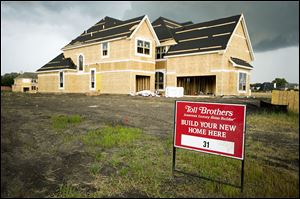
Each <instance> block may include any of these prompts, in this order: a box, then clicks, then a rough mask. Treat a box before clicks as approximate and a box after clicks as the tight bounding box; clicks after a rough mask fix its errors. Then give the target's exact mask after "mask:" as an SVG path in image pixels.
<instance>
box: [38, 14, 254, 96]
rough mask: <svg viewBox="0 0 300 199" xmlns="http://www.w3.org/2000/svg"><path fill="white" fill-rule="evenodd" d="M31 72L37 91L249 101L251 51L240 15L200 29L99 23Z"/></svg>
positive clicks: (168, 23)
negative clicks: (177, 92) (173, 93)
mask: <svg viewBox="0 0 300 199" xmlns="http://www.w3.org/2000/svg"><path fill="white" fill-rule="evenodd" d="M62 51H63V52H62V53H61V54H59V55H58V56H57V57H55V58H54V59H53V60H51V61H50V62H49V63H47V64H46V65H44V66H43V67H41V68H40V69H38V70H37V73H38V80H39V92H66V93H86V92H98V93H117V94H130V93H136V92H138V91H141V90H150V91H152V92H154V91H159V92H160V93H164V92H165V90H166V88H167V87H183V88H184V94H185V95H237V96H240V95H242V96H248V95H250V78H251V70H252V68H253V67H252V66H251V65H250V62H251V61H253V59H254V56H253V50H252V47H251V42H250V38H249V35H248V31H247V27H246V23H245V19H244V16H243V15H237V16H232V17H227V18H222V19H217V20H213V21H208V22H202V23H193V22H184V23H179V22H176V21H173V20H170V19H166V18H163V17H160V18H158V19H156V20H155V21H154V22H153V23H152V24H151V23H150V21H149V19H148V17H147V16H141V17H137V18H133V19H129V20H125V21H121V20H118V19H114V18H111V17H105V18H104V19H102V20H100V21H99V22H98V23H96V24H95V25H94V26H92V27H91V28H89V29H88V30H85V31H84V32H83V33H82V34H81V35H79V36H78V37H77V38H75V39H74V40H72V41H71V42H70V43H69V44H68V45H66V46H65V47H63V48H62Z"/></svg>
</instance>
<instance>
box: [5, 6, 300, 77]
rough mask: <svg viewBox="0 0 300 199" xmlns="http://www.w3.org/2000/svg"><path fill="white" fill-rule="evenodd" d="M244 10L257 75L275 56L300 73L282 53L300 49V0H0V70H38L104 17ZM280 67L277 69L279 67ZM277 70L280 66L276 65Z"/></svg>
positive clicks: (194, 16) (198, 15) (187, 16)
mask: <svg viewBox="0 0 300 199" xmlns="http://www.w3.org/2000/svg"><path fill="white" fill-rule="evenodd" d="M240 13H243V14H244V15H245V18H246V23H247V27H248V31H249V34H250V38H251V42H252V45H253V48H254V51H255V53H256V54H257V60H256V65H254V66H255V70H257V72H256V74H263V73H266V71H267V70H265V69H266V66H265V63H266V64H269V65H270V66H271V64H270V62H268V61H270V60H267V59H271V57H272V55H274V56H276V57H280V59H282V60H290V62H289V65H290V66H291V67H290V68H289V69H288V70H286V71H287V72H289V73H290V74H296V71H297V68H299V56H298V57H295V55H294V54H295V53H294V54H293V55H292V54H286V53H285V54H283V52H284V51H287V50H288V49H291V48H286V47H292V49H294V50H293V52H299V3H298V2H287V1H282V2H248V1H241V2H205V1H201V2H195V1H192V2H187V1H184V2H164V1H162V2H115V1H110V2H87V1H83V2H78V1H76V2H61V1H59V2H58V1H57V2H3V1H1V74H4V73H6V72H13V71H14V72H19V71H20V70H23V71H35V70H37V69H38V68H40V67H41V66H43V65H44V64H45V63H47V62H48V61H50V60H51V59H53V58H54V57H55V56H56V55H58V54H59V53H60V49H61V48H62V47H63V46H64V45H66V44H67V43H69V42H70V41H71V40H72V39H74V38H75V37H77V36H78V35H79V34H81V33H82V32H83V31H84V30H86V29H88V28H89V27H91V26H92V25H93V24H95V23H96V22H98V21H99V20H101V19H102V18H103V17H105V16H111V17H114V18H118V19H129V18H132V17H137V16H141V15H144V14H147V15H148V16H149V18H150V20H151V21H153V20H155V19H156V18H157V17H159V16H164V17H166V18H170V19H173V20H175V21H179V22H185V21H190V20H191V21H193V22H196V23H197V22H202V21H207V20H213V19H218V18H222V17H227V16H232V15H236V14H240ZM294 47H296V48H294ZM276 49H283V51H276ZM275 51H276V52H275ZM279 54H282V56H284V58H283V57H281V56H280V55H279ZM267 55H268V56H267ZM296 59H298V62H297V60H296ZM280 63H282V62H280ZM285 63H286V62H285ZM272 67H275V66H274V65H272ZM276 67H277V68H279V65H278V66H276ZM278 70H279V69H278ZM273 71H277V70H276V69H275V68H274V70H273ZM298 71H299V70H298ZM297 74H298V72H297ZM292 76H293V75H291V77H292ZM257 77H258V76H257ZM293 77H294V76H293ZM286 78H287V79H289V77H286ZM293 79H294V78H293ZM298 79H299V76H298ZM257 81H258V80H257ZM293 81H296V80H293Z"/></svg>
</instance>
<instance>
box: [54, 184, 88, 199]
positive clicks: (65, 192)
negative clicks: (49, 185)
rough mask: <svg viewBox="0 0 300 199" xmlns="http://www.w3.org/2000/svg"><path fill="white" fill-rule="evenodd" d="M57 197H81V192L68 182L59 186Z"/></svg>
mask: <svg viewBox="0 0 300 199" xmlns="http://www.w3.org/2000/svg"><path fill="white" fill-rule="evenodd" d="M57 197H58V198H82V197H83V194H82V193H80V192H79V191H78V190H77V189H76V188H75V187H73V186H71V185H69V184H63V185H60V186H59V191H58V194H57Z"/></svg>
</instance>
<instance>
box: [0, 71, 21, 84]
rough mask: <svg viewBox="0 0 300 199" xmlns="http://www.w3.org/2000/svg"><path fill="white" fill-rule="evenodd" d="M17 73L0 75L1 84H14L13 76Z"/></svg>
mask: <svg viewBox="0 0 300 199" xmlns="http://www.w3.org/2000/svg"><path fill="white" fill-rule="evenodd" d="M18 75H19V73H6V74H4V75H1V86H10V87H11V86H12V85H13V84H14V78H16V77H17V76H18Z"/></svg>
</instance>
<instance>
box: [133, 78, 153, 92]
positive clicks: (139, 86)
mask: <svg viewBox="0 0 300 199" xmlns="http://www.w3.org/2000/svg"><path fill="white" fill-rule="evenodd" d="M135 85H136V92H139V91H142V90H150V76H142V75H137V76H136V83H135Z"/></svg>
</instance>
